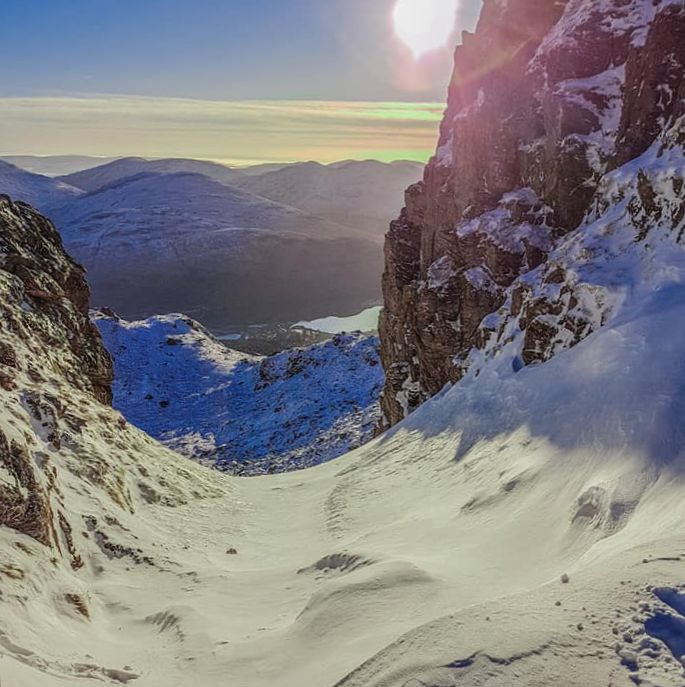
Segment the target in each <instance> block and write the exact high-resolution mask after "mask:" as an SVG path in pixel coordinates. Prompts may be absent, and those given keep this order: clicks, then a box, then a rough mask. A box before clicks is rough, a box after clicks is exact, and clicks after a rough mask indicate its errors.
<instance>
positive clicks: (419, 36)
mask: <svg viewBox="0 0 685 687" xmlns="http://www.w3.org/2000/svg"><path fill="white" fill-rule="evenodd" d="M457 2H458V0H397V3H396V4H395V9H394V11H393V22H394V25H395V34H396V35H397V37H398V38H399V39H400V40H401V41H402V42H403V43H404V44H405V45H407V46H408V47H409V49H410V50H411V51H412V52H413V53H414V57H415V58H419V57H421V55H423V54H425V53H427V52H430V51H431V50H437V49H438V48H442V47H443V46H444V45H445V44H446V43H447V41H448V40H449V37H450V36H451V35H452V32H453V31H454V24H455V21H456V16H457Z"/></svg>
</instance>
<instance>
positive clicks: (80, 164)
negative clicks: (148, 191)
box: [0, 155, 116, 177]
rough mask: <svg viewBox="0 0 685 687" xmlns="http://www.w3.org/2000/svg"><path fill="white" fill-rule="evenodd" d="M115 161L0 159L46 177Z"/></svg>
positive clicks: (55, 157)
mask: <svg viewBox="0 0 685 687" xmlns="http://www.w3.org/2000/svg"><path fill="white" fill-rule="evenodd" d="M115 159H116V158H114V157H90V156H88V155H5V156H3V157H0V160H4V161H5V162H9V163H10V164H12V165H16V166H17V167H20V168H21V169H24V170H26V171H27V172H33V174H44V175H45V176H48V177H57V176H60V175H64V174H73V173H74V172H80V171H81V170H84V169H90V168H92V167H99V166H100V165H104V164H107V163H109V162H112V161H113V160H115Z"/></svg>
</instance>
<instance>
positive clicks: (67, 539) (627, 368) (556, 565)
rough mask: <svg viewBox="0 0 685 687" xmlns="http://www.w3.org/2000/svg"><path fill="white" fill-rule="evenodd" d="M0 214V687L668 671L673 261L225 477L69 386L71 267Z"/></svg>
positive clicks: (675, 531)
mask: <svg viewBox="0 0 685 687" xmlns="http://www.w3.org/2000/svg"><path fill="white" fill-rule="evenodd" d="M0 221H1V222H2V232H0V238H6V237H11V239H12V242H11V243H10V244H8V243H7V242H5V243H3V250H2V252H0V256H1V257H0V289H2V298H0V316H1V317H2V321H3V322H11V323H12V328H11V329H9V328H5V327H3V328H2V329H1V330H0V343H1V344H2V356H1V358H0V372H2V377H1V379H2V383H1V384H0V398H1V399H2V402H1V403H0V418H1V427H2V432H3V435H6V436H7V439H8V442H11V448H10V449H9V453H8V452H7V450H6V449H4V448H0V459H1V460H2V465H3V468H2V472H1V474H0V477H1V478H2V482H1V484H2V489H0V503H2V505H3V507H2V508H0V522H2V524H3V526H1V527H0V551H1V552H2V558H1V559H0V580H1V584H2V592H3V593H2V596H1V597H0V608H2V619H3V622H2V628H0V655H1V656H2V659H1V661H0V670H1V671H2V672H1V673H0V674H1V675H2V680H3V683H7V684H9V685H12V687H57V686H58V685H63V684H76V683H78V684H79V685H84V686H87V685H102V684H103V683H105V684H131V685H136V684H139V685H145V687H162V686H164V687H166V686H168V685H185V684H189V683H193V684H199V685H202V686H203V687H219V686H220V685H226V684H230V685H249V686H250V687H303V686H305V685H306V686H307V687H309V686H311V687H319V686H321V687H332V686H333V685H341V686H343V685H344V686H346V687H350V686H353V685H354V686H360V687H361V686H363V687H403V686H406V685H413V684H416V685H431V687H434V686H437V685H440V686H441V687H443V686H449V685H452V686H455V687H456V686H464V687H475V686H476V685H489V686H491V687H494V686H496V685H502V686H504V685H506V686H507V687H532V686H533V685H540V686H543V685H545V686H547V685H550V684H559V685H564V687H588V685H593V687H594V686H595V685H598V686H604V685H606V686H607V687H608V686H609V685H611V686H612V687H630V686H631V685H635V684H639V685H658V686H659V687H680V686H681V685H682V684H683V666H682V663H681V661H680V656H681V655H682V653H683V651H682V646H683V645H682V641H683V629H682V627H683V624H684V623H685V619H684V618H683V616H682V615H681V614H682V613H683V610H684V609H683V586H682V583H683V578H682V559H683V552H685V536H684V535H683V534H682V532H683V527H684V525H685V477H684V475H685V471H684V468H685V455H684V453H683V448H684V447H685V442H684V440H685V436H684V435H683V432H682V413H683V409H684V405H685V392H684V391H683V390H684V389H685V359H684V358H683V356H682V350H683V348H684V347H685V326H684V324H683V323H685V306H684V303H685V299H683V297H682V290H683V285H682V280H681V277H680V272H679V271H671V270H665V271H662V273H661V276H660V278H659V281H658V282H657V281H654V282H653V283H652V285H651V286H652V288H645V289H637V290H635V291H632V292H627V297H626V299H625V301H624V303H623V304H622V305H621V307H620V309H619V310H618V311H617V316H616V318H615V319H614V320H613V322H612V323H611V324H608V325H607V326H605V327H604V328H601V329H599V330H598V331H597V332H596V333H595V334H593V335H591V336H589V337H588V338H586V339H585V340H584V341H582V342H581V343H579V344H578V345H577V346H576V347H574V348H572V349H570V350H567V351H565V352H563V353H560V354H559V355H558V356H556V357H555V358H554V359H553V360H551V361H550V362H548V363H546V364H544V365H538V366H531V367H527V368H525V369H523V370H521V371H520V372H518V373H516V372H515V371H514V367H513V366H512V364H511V357H508V355H503V356H501V357H500V358H499V359H497V360H492V361H490V362H489V363H487V364H486V366H485V367H484V368H483V369H482V370H481V371H480V374H478V375H476V373H475V372H470V373H469V374H467V376H466V377H465V378H464V379H463V380H462V381H461V382H460V384H458V385H455V386H454V387H453V388H452V389H449V390H447V391H446V392H445V393H443V394H442V395H441V396H439V397H437V398H434V399H433V400H431V401H429V402H427V403H426V404H424V405H423V406H422V407H421V408H420V409H419V410H417V411H416V413H414V414H413V415H412V416H411V417H410V418H408V419H407V420H405V421H404V422H403V423H401V424H400V425H398V426H397V427H396V428H394V429H393V431H392V432H391V433H389V434H387V435H385V436H383V437H380V438H379V439H376V440H374V441H373V442H372V443H370V444H368V445H367V446H365V447H363V448H361V449H358V450H357V451H353V452H351V453H350V454H348V455H346V456H345V457H343V458H341V459H339V460H338V461H333V462H330V463H327V464H325V465H322V466H319V467H317V468H313V469H311V470H307V471H304V472H298V473H290V474H286V475H274V476H268V477H264V478H257V479H250V480H245V479H240V478H235V477H230V476H227V475H222V474H221V473H217V472H216V471H209V470H206V469H203V468H202V467H201V466H198V465H196V464H194V463H193V462H192V461H188V460H186V459H182V458H180V457H179V456H177V455H176V454H174V453H173V452H171V451H169V450H167V449H165V448H163V447H162V446H161V445H160V444H158V443H156V442H155V441H153V440H152V439H150V438H148V437H146V436H145V435H144V434H142V433H141V432H139V431H138V430H136V429H134V428H133V427H132V426H130V425H128V424H127V423H126V422H125V421H124V420H123V419H122V417H121V416H120V415H119V414H118V413H117V412H116V411H113V410H112V409H110V408H108V407H107V406H106V405H103V404H101V403H99V402H98V401H96V400H95V397H94V396H93V389H94V387H93V386H92V384H93V379H95V378H96V377H98V376H97V375H94V371H95V368H94V367H93V365H92V362H91V363H89V364H87V365H86V364H85V363H86V361H87V360H91V361H92V360H101V361H102V364H103V365H105V367H106V364H105V362H104V359H103V358H102V357H101V354H97V345H96V339H94V338H93V336H94V335H93V333H92V332H90V333H89V332H88V330H87V329H86V328H85V327H86V323H87V319H86V318H85V314H84V312H83V308H84V307H85V306H84V298H83V293H82V292H81V291H79V290H76V291H74V287H75V285H77V284H78V283H79V276H78V274H79V273H78V270H77V268H76V267H75V266H73V265H71V267H69V265H70V264H71V263H69V262H68V261H66V259H65V258H64V256H63V254H61V252H60V247H59V244H58V243H57V242H56V239H55V236H54V233H53V232H51V231H50V229H49V227H48V225H46V224H44V223H42V221H41V220H40V218H38V217H37V216H36V215H35V214H33V213H31V212H30V211H29V210H28V209H27V208H24V207H23V206H11V205H8V204H3V208H2V210H1V211H0ZM36 242H38V243H36ZM38 248H40V250H39V251H38V252H37V253H36V255H35V256H34V254H33V253H32V251H33V250H35V249H38ZM18 254H21V255H22V256H23V260H22V261H20V262H21V265H23V271H21V272H20V273H19V274H15V273H13V270H14V269H15V266H16V265H18V264H19V263H18V262H17V260H16V258H15V257H14V256H16V255H18ZM38 256H39V257H38ZM69 269H71V270H72V271H73V270H76V271H75V272H74V275H75V276H74V277H73V278H72V279H67V278H66V277H65V276H64V275H66V274H68V272H69ZM58 279H59V280H60V281H56V280H58ZM65 288H66V289H68V290H67V291H65V290H64V289H65ZM79 323H80V324H79ZM74 325H78V327H77V329H72V327H74ZM74 332H77V333H76V334H74ZM84 342H89V346H90V348H89V349H88V350H90V351H91V353H90V354H88V356H87V357H85V358H81V357H80V356H83V355H84V353H85V350H86V349H84V347H83V345H81V344H82V343H84ZM73 344H77V345H73ZM171 348H173V346H171ZM79 363H80V364H79ZM230 364H232V363H231V362H230V361H229V363H228V365H230ZM86 372H88V373H89V374H90V375H91V376H90V377H89V376H87V375H86V374H85V373H86ZM104 372H105V371H104V370H103V371H102V372H101V375H102V374H104ZM141 373H144V369H141ZM105 376H106V375H105ZM99 379H100V381H99V382H98V383H100V384H106V382H107V380H106V379H105V378H104V377H102V376H100V377H99ZM102 400H106V399H104V398H103V399H102ZM0 446H4V444H2V441H0ZM22 456H23V458H22ZM15 480H19V481H20V485H21V486H18V487H15V486H14V483H15ZM27 485H28V486H27ZM8 503H9V504H12V503H14V504H15V505H14V506H13V507H11V508H9V509H8V508H7V504H8ZM37 503H38V504H43V507H41V508H40V509H39V510H36V508H35V504H37ZM46 504H47V506H48V507H45V506H46ZM17 506H18V507H19V508H20V509H21V512H22V513H25V514H26V516H27V517H28V522H29V523H35V524H38V525H41V526H42V527H40V528H39V529H38V530H37V531H36V530H34V529H32V528H26V527H23V526H22V527H21V528H19V525H21V522H19V523H18V522H17V519H16V512H17V511H15V510H14V508H15V507H17ZM51 523H52V525H51ZM41 533H43V534H45V538H44V540H43V541H41V540H40V539H38V538H37V535H40V534H41ZM58 533H59V534H58Z"/></svg>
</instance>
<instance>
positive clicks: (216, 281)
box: [50, 173, 382, 329]
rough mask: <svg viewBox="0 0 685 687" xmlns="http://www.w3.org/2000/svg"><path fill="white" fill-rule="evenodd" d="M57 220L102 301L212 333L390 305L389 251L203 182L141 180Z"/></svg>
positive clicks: (64, 209) (162, 177)
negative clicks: (384, 296) (381, 275)
mask: <svg viewBox="0 0 685 687" xmlns="http://www.w3.org/2000/svg"><path fill="white" fill-rule="evenodd" d="M50 216H51V217H52V218H53V219H54V220H55V223H56V224H57V226H58V227H59V228H60V230H61V231H62V232H63V235H64V240H65V243H66V245H67V247H68V248H69V250H70V251H71V252H72V253H73V254H74V255H75V257H76V258H77V259H78V260H79V261H81V262H83V263H84V264H85V266H86V267H87V269H88V272H89V280H90V282H91V285H92V288H93V294H94V300H95V302H96V303H97V304H98V305H102V306H109V307H112V308H114V309H115V310H117V311H118V312H121V313H122V314H123V315H124V316H126V317H131V318H136V317H146V316H149V315H153V314H157V313H160V312H186V313H188V314H189V315H191V316H193V317H195V318H196V319H199V320H201V321H202V322H203V323H205V324H206V325H208V326H211V327H213V328H217V329H221V328H228V327H230V326H233V325H236V324H250V323H262V322H268V321H283V320H297V319H300V318H301V317H307V316H309V315H311V314H314V313H316V315H326V314H329V313H331V312H355V310H358V309H359V307H360V306H363V305H365V304H366V303H368V302H369V301H373V300H374V299H376V298H377V297H378V292H379V279H378V272H379V269H380V264H381V262H382V256H381V254H382V249H381V246H380V244H379V243H377V242H374V241H367V240H366V239H364V238H363V237H360V236H359V235H358V234H356V232H354V231H352V230H350V229H348V228H346V227H343V226H341V225H336V224H333V223H331V222H327V221H325V220H322V219H320V218H317V217H312V216H311V215H307V214H306V213H303V212H301V211H299V210H295V209H294V208H290V207H286V206H284V205H281V204H278V203H274V202H272V201H269V200H267V199H264V198H260V197H257V196H254V195H252V194H250V193H247V192H246V191H243V190H240V189H237V188H234V187H231V186H226V185H224V184H220V183H218V182H217V181H214V180H212V179H210V178H208V177H207V176H205V175H200V174H186V173H177V174H140V175H137V176H133V177H128V178H126V179H123V180H119V181H117V182H114V183H113V184H111V185H110V186H106V187H104V188H103V189H101V190H100V191H96V192H93V193H88V194H85V195H83V196H81V197H80V198H78V199H77V200H76V201H74V202H70V203H67V204H64V205H57V206H55V207H53V208H52V209H51V211H50Z"/></svg>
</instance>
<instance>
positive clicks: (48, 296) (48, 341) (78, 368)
mask: <svg viewBox="0 0 685 687" xmlns="http://www.w3.org/2000/svg"><path fill="white" fill-rule="evenodd" d="M0 294H1V296H0V386H1V387H2V389H3V390H4V391H5V392H13V391H15V390H16V389H17V388H18V387H19V386H21V381H22V380H28V381H29V383H30V384H31V385H32V387H33V388H31V387H29V388H28V389H25V390H24V391H23V392H22V401H23V405H24V407H25V408H26V410H27V411H28V412H29V413H30V415H31V417H32V419H33V422H34V423H36V426H37V427H40V428H41V431H42V433H43V434H44V435H45V439H46V441H47V443H48V445H49V446H51V447H52V448H54V449H59V448H60V446H61V443H62V441H63V436H62V434H61V433H60V431H59V429H58V418H60V419H62V420H63V421H64V422H66V423H67V425H71V426H72V427H74V428H75V429H78V427H79V424H80V423H79V421H78V419H77V418H76V417H75V416H74V415H72V414H71V413H70V412H69V411H68V410H67V408H66V406H65V405H64V403H63V401H62V399H61V398H60V397H59V395H58V394H56V393H55V392H54V391H53V392H52V393H48V392H45V393H42V392H41V391H39V388H38V387H39V385H40V384H41V383H45V382H46V381H47V379H46V377H48V376H52V375H55V376H57V377H60V378H61V379H64V380H65V381H66V382H67V383H68V384H70V385H72V386H73V387H75V388H77V389H79V390H81V391H83V392H85V393H87V394H89V395H90V396H91V397H94V398H95V399H96V400H97V401H99V402H100V403H104V404H109V403H110V402H111V398H112V391H111V383H112V376H113V373H112V363H111V359H110V357H109V355H108V353H107V351H106V350H105V348H104V346H103V345H102V341H101V339H100V336H99V334H98V332H97V329H96V328H95V327H94V326H93V325H92V324H91V323H90V320H89V319H88V296H89V292H88V286H87V285H86V281H85V278H84V271H83V269H82V268H81V267H80V266H79V265H77V264H76V263H75V262H74V261H73V260H71V258H70V257H69V256H68V255H67V254H66V253H65V252H64V250H63V248H62V242H61V239H60V237H59V235H58V234H57V232H56V231H55V228H54V227H53V226H52V225H51V224H50V222H48V221H47V220H46V219H45V218H43V217H42V216H41V215H39V214H38V213H37V212H36V211H35V210H33V209H32V208H31V207H29V206H28V205H24V204H23V203H12V201H11V200H10V199H9V198H8V197H7V196H0ZM5 429H6V428H3V429H0V471H2V472H5V473H6V474H7V475H8V477H9V478H10V479H9V480H4V479H3V480H0V525H6V526H8V527H11V528H12V529H15V530H18V531H20V532H23V533H24V534H27V535H29V536H31V537H33V538H34V539H36V540H37V541H39V542H41V543H42V544H45V545H51V544H53V543H55V544H56V545H59V543H58V542H59V537H58V535H57V528H58V527H59V529H60V530H61V531H62V535H63V537H64V541H65V542H66V548H67V549H68V550H69V551H72V548H73V547H72V544H73V542H72V543H69V542H71V534H70V528H69V525H68V522H67V520H66V519H65V518H64V516H63V515H62V514H61V513H60V514H59V517H58V518H57V519H55V518H54V516H53V508H52V505H51V500H50V492H51V491H52V490H53V488H54V480H55V475H56V473H55V472H54V468H52V467H47V466H46V463H45V461H44V459H38V458H37V456H36V455H32V452H31V450H30V446H29V445H28V444H27V443H26V442H25V441H23V440H22V439H21V438H19V437H18V436H17V437H14V438H8V436H7V434H6V432H5V431H4V430H5ZM37 462H38V463H39V464H41V463H42V464H43V465H44V466H46V470H45V471H43V473H44V474H41V471H40V470H39V469H37V468H36V463H37ZM72 565H73V566H74V567H78V566H79V565H81V559H80V557H78V555H77V554H76V553H75V550H74V551H73V556H72Z"/></svg>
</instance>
